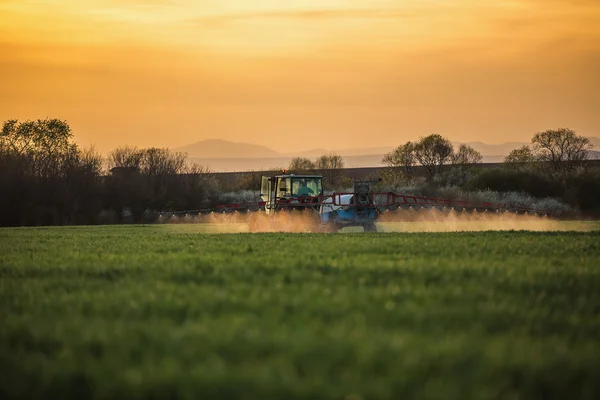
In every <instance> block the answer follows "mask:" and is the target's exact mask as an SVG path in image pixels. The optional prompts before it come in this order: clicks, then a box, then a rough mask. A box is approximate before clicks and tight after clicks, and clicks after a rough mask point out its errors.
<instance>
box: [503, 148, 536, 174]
mask: <svg viewBox="0 0 600 400" xmlns="http://www.w3.org/2000/svg"><path fill="white" fill-rule="evenodd" d="M535 161H536V157H535V154H534V153H533V151H532V150H531V147H529V146H522V147H519V148H518V149H514V150H511V152H510V153H508V155H507V156H506V157H504V165H505V166H507V167H509V168H511V169H516V170H527V169H531V168H532V166H533V163H534V162H535Z"/></svg>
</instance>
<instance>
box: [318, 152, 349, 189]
mask: <svg viewBox="0 0 600 400" xmlns="http://www.w3.org/2000/svg"><path fill="white" fill-rule="evenodd" d="M343 168H344V159H343V158H342V156H340V155H339V154H336V153H329V154H323V155H322V156H321V157H319V158H317V160H316V161H315V169H316V170H318V171H319V172H320V173H321V174H322V175H323V176H324V177H325V178H326V179H327V181H328V185H327V186H329V187H330V188H334V187H336V186H338V185H340V184H341V183H342V180H343V179H342V176H343V174H342V169H343Z"/></svg>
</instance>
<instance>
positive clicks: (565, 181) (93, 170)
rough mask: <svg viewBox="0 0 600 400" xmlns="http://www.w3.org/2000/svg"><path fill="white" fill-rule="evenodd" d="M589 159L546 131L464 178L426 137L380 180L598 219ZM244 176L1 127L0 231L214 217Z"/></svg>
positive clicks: (9, 124)
mask: <svg viewBox="0 0 600 400" xmlns="http://www.w3.org/2000/svg"><path fill="white" fill-rule="evenodd" d="M590 149H592V145H591V143H590V141H589V140H588V139H587V138H584V137H581V136H579V135H577V134H576V133H575V132H574V131H572V130H570V129H557V130H549V131H545V132H540V133H536V134H535V135H534V136H533V137H532V140H531V144H530V145H528V146H524V147H522V148H519V149H515V150H513V151H512V152H511V153H510V154H509V155H508V156H507V157H506V159H505V162H504V164H503V167H502V168H499V169H489V170H486V169H483V170H482V169H474V168H472V166H473V164H477V163H480V162H481V160H482V156H481V154H480V153H479V152H477V151H475V150H474V149H473V148H472V147H470V146H467V145H464V144H463V145H459V146H457V147H455V146H453V145H452V143H451V142H450V141H449V140H448V139H447V138H444V137H443V136H441V135H439V134H433V135H429V136H425V137H422V138H420V139H419V140H417V141H411V142H406V143H404V144H401V145H399V146H398V147H397V148H396V149H394V150H393V151H391V152H390V153H388V154H385V155H384V157H383V159H382V162H383V164H384V165H386V166H388V167H389V168H388V169H387V170H385V171H382V173H387V174H388V175H387V176H382V177H383V178H384V180H385V181H386V182H387V183H388V184H389V185H390V186H393V185H395V186H396V189H398V190H401V185H406V184H414V182H416V181H418V180H419V179H422V180H423V179H424V181H425V182H424V184H425V185H430V186H433V187H443V186H448V185H454V186H459V187H461V188H465V189H467V190H471V189H473V190H475V189H477V190H479V189H485V190H496V191H522V192H527V193H529V194H531V195H533V196H539V197H544V196H553V197H559V198H562V199H564V200H565V201H568V202H569V204H572V205H574V206H575V207H578V208H580V209H582V210H597V211H598V212H600V209H599V208H600V204H599V203H600V200H599V199H600V172H599V170H598V169H597V168H596V169H594V168H590V167H588V166H587V164H586V163H585V161H586V159H587V158H588V156H589V152H588V150H590ZM417 167H419V168H420V170H421V172H419V173H417ZM343 168H344V160H343V158H342V157H341V156H340V155H338V154H335V153H329V154H323V155H322V156H320V157H318V158H316V159H314V160H311V159H308V158H305V157H296V158H294V159H293V160H292V161H291V162H290V164H289V166H288V172H290V173H314V174H321V175H324V176H325V177H326V178H327V187H328V188H330V189H339V188H348V187H350V186H351V184H352V182H351V180H350V178H348V177H347V176H345V175H344V170H343ZM423 171H424V175H425V177H424V178H423V177H422V175H423ZM273 172H274V171H273ZM278 172H279V171H278ZM246 175H247V177H249V178H251V179H246V178H247V177H246V178H244V179H243V180H241V181H240V182H237V184H236V185H237V186H236V187H233V188H232V187H227V188H225V187H223V188H221V187H220V185H221V184H220V183H219V182H218V181H217V180H216V178H215V176H214V175H213V174H211V173H210V171H209V170H208V169H207V168H205V167H203V166H202V165H198V164H189V163H188V162H187V155H186V154H184V153H177V152H173V151H171V150H169V149H161V148H146V149H139V148H135V147H120V148H117V149H115V150H114V151H112V152H110V153H109V154H108V157H107V158H106V159H103V157H102V155H101V154H100V153H99V152H98V151H96V150H95V149H94V148H93V147H90V148H80V147H79V146H78V145H77V144H76V143H75V142H74V140H73V134H72V131H71V128H70V126H69V124H68V123H67V122H66V121H62V120H59V119H39V120H35V121H23V122H19V121H18V120H8V121H5V122H4V123H3V125H2V131H1V132H0V193H1V194H2V195H1V196H0V225H3V226H7V225H10V226H19V225H62V224H96V223H118V222H150V221H152V220H153V219H154V218H155V215H153V211H151V210H154V211H160V210H182V209H187V210H194V209H203V208H206V209H208V208H214V207H215V206H216V205H217V204H218V203H219V195H220V192H221V191H223V190H221V189H226V190H236V189H237V190H239V189H250V190H256V188H258V187H259V186H260V175H261V173H255V174H246ZM242 186H243V187H242Z"/></svg>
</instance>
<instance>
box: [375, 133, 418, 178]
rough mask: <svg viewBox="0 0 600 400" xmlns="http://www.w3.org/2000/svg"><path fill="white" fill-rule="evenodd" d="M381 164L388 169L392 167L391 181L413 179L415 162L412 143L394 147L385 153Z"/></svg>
mask: <svg viewBox="0 0 600 400" xmlns="http://www.w3.org/2000/svg"><path fill="white" fill-rule="evenodd" d="M381 162H382V163H383V164H384V165H387V166H388V167H392V168H393V169H394V170H393V173H392V178H393V180H395V181H397V180H410V179H412V178H413V176H414V175H413V167H414V166H415V164H416V162H417V160H416V158H415V154H414V143H413V142H406V143H405V144H401V145H400V146H398V147H396V148H395V149H394V150H392V151H391V152H389V153H386V154H385V155H384V156H383V158H382V159H381Z"/></svg>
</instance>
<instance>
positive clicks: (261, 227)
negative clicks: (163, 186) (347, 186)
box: [157, 209, 600, 233]
mask: <svg viewBox="0 0 600 400" xmlns="http://www.w3.org/2000/svg"><path fill="white" fill-rule="evenodd" d="M157 222H158V223H161V224H165V225H167V226H171V227H172V228H175V226H174V225H178V227H177V230H178V231H182V232H198V233H236V232H318V231H319V218H318V215H317V214H316V213H315V212H313V211H311V210H300V211H299V210H291V211H282V212H278V213H276V214H274V215H271V216H269V215H267V214H266V213H265V212H263V211H254V212H252V211H250V212H238V211H235V212H228V213H218V212H211V213H209V214H200V215H180V216H177V215H171V216H161V217H160V218H159V219H158V221H157ZM598 229H600V223H598V222H591V221H560V220H556V219H552V218H550V217H547V216H543V215H536V214H527V213H525V214H516V213H513V212H508V211H498V212H493V211H458V210H438V209H399V210H396V211H385V212H383V213H381V214H380V216H379V218H378V219H377V231H378V232H459V231H498V230H527V231H591V230H598ZM362 231H363V228H362V227H346V228H344V229H342V230H341V232H362Z"/></svg>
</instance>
